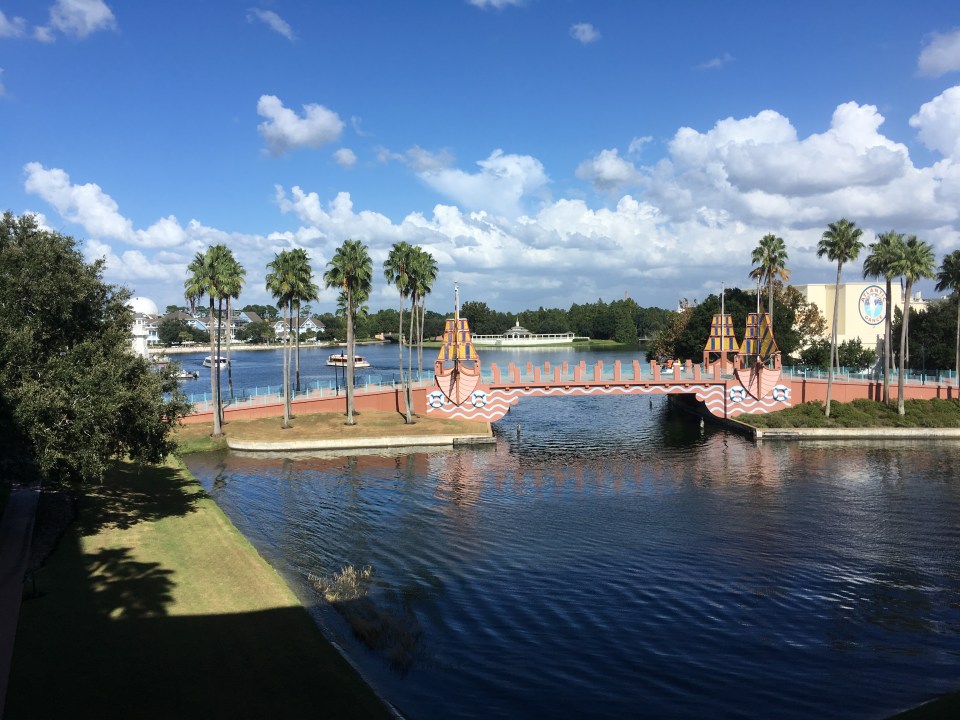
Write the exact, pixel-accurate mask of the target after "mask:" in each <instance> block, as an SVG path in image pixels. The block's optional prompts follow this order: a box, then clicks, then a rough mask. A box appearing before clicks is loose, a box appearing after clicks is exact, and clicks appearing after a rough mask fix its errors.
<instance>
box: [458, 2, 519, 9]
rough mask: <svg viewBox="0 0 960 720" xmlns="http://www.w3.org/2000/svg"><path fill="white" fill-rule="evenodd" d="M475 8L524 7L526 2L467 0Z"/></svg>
mask: <svg viewBox="0 0 960 720" xmlns="http://www.w3.org/2000/svg"><path fill="white" fill-rule="evenodd" d="M467 2H469V3H470V4H471V5H473V6H474V7H478V8H480V9H483V10H485V9H486V8H491V7H492V8H496V9H497V10H499V9H500V8H505V7H507V6H508V5H523V2H524V0H467Z"/></svg>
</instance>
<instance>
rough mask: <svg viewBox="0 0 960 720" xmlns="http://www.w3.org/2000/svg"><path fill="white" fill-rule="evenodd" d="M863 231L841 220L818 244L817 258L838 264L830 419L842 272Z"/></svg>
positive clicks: (829, 386) (829, 387) (829, 379)
mask: <svg viewBox="0 0 960 720" xmlns="http://www.w3.org/2000/svg"><path fill="white" fill-rule="evenodd" d="M861 235H863V230H861V229H860V228H858V227H857V224H856V223H855V222H852V221H850V220H847V219H846V218H840V219H839V220H837V221H836V222H832V223H830V224H829V225H827V229H826V230H825V231H824V232H823V235H822V236H821V237H820V242H819V243H818V244H817V257H823V256H824V255H826V256H827V259H828V260H831V261H833V262H836V263H837V284H836V285H835V286H834V295H833V327H832V329H831V333H832V334H831V339H830V374H829V375H828V376H827V403H826V407H825V408H824V415H825V416H826V417H830V397H831V394H832V392H833V372H834V368H835V367H836V364H837V362H836V360H837V323H838V322H839V312H840V272H841V271H842V270H843V265H844V263H847V262H850V261H851V260H856V259H857V255H859V254H860V250H861V249H862V248H863V243H862V242H860V236H861Z"/></svg>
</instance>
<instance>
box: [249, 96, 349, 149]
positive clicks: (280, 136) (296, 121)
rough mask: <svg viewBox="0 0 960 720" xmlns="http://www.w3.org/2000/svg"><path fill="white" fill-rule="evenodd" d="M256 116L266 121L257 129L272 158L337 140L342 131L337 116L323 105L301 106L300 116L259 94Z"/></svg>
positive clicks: (273, 97)
mask: <svg viewBox="0 0 960 720" xmlns="http://www.w3.org/2000/svg"><path fill="white" fill-rule="evenodd" d="M257 114H258V115H260V116H261V117H264V118H266V122H262V123H260V124H259V125H258V126H257V129H258V130H259V131H260V134H261V135H262V136H263V139H264V140H265V141H266V143H267V147H268V148H269V149H270V152H272V153H273V154H274V155H281V154H282V153H284V152H286V151H287V150H293V149H297V148H302V147H311V148H316V147H320V146H321V145H326V144H327V143H331V142H333V141H335V140H337V139H338V138H339V137H340V133H341V132H342V131H343V121H342V120H341V119H340V116H339V115H337V114H336V113H335V112H333V111H332V110H328V109H327V108H325V107H324V106H323V105H317V104H313V103H311V104H309V105H304V106H303V116H302V117H301V116H299V115H297V114H296V113H295V112H294V111H293V110H290V109H289V108H286V107H284V105H283V103H282V102H281V101H280V98H278V97H276V96H275V95H261V96H260V100H259V102H258V103H257Z"/></svg>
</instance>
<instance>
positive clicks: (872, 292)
mask: <svg viewBox="0 0 960 720" xmlns="http://www.w3.org/2000/svg"><path fill="white" fill-rule="evenodd" d="M859 306H860V317H862V318H863V321H864V322H865V323H866V324H867V325H879V324H880V323H882V322H883V319H884V317H886V314H887V294H886V293H885V292H884V291H883V288H882V287H880V286H879V285H871V286H870V287H868V288H867V289H866V290H864V291H863V292H862V293H860V302H859Z"/></svg>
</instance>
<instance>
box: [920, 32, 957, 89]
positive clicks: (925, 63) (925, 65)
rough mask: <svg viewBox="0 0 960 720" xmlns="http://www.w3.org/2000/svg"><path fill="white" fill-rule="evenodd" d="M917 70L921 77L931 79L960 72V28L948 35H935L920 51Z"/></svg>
mask: <svg viewBox="0 0 960 720" xmlns="http://www.w3.org/2000/svg"><path fill="white" fill-rule="evenodd" d="M917 70H918V72H919V73H920V74H921V75H928V76H931V77H939V76H941V75H943V74H944V73H948V72H954V71H957V70H960V28H958V29H956V30H954V31H952V32H948V33H933V35H931V36H930V40H929V42H927V44H926V45H925V46H924V48H923V50H921V51H920V57H919V59H918V60H917Z"/></svg>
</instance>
